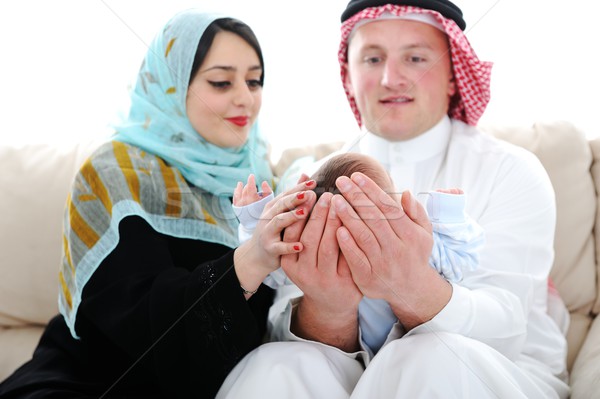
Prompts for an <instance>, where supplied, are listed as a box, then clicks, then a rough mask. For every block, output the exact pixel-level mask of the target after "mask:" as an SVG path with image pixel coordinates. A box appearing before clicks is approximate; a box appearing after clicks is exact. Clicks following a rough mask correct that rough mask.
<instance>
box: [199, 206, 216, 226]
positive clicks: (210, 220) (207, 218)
mask: <svg viewBox="0 0 600 399" xmlns="http://www.w3.org/2000/svg"><path fill="white" fill-rule="evenodd" d="M202 214H203V215H204V220H205V221H206V223H209V224H217V222H215V219H214V218H213V217H212V216H211V215H210V213H208V212H207V211H206V209H202Z"/></svg>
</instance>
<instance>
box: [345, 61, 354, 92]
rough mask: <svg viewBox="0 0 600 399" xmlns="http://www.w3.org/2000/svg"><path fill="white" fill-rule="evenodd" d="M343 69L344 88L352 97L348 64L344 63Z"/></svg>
mask: <svg viewBox="0 0 600 399" xmlns="http://www.w3.org/2000/svg"><path fill="white" fill-rule="evenodd" d="M344 70H345V71H346V73H345V74H344V89H346V92H347V93H348V94H350V95H351V96H352V97H354V90H353V88H352V80H351V79H350V73H349V71H348V64H346V65H344Z"/></svg>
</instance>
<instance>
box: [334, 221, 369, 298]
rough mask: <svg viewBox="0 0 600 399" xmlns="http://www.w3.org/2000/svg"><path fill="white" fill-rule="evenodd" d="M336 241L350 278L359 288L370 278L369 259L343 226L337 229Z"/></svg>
mask: <svg viewBox="0 0 600 399" xmlns="http://www.w3.org/2000/svg"><path fill="white" fill-rule="evenodd" d="M336 239H337V242H338V244H339V246H340V251H342V254H343V255H344V259H345V260H346V264H347V265H348V268H349V269H350V272H351V273H352V278H353V279H354V281H355V283H356V284H357V285H358V286H359V287H360V286H361V284H362V283H363V281H368V279H369V278H370V277H371V271H372V269H371V264H370V263H369V259H368V258H367V256H366V255H365V253H364V252H363V251H362V250H361V249H360V247H359V246H358V245H357V243H356V241H354V239H353V238H352V235H351V234H350V232H349V231H348V229H346V228H345V227H344V226H342V227H340V228H339V229H337V231H336Z"/></svg>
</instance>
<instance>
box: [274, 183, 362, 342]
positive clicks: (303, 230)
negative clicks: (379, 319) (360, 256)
mask: <svg viewBox="0 0 600 399" xmlns="http://www.w3.org/2000/svg"><path fill="white" fill-rule="evenodd" d="M331 198H332V194H331V193H324V194H323V195H322V196H321V198H320V199H319V201H318V202H317V204H316V205H315V206H314V207H313V210H312V213H311V217H310V219H309V220H308V221H306V220H299V221H298V222H297V223H295V224H293V225H291V226H290V227H288V228H287V229H286V231H285V236H284V241H296V240H300V241H301V242H302V243H303V244H304V249H303V251H302V252H300V253H296V254H290V255H284V256H282V258H281V266H282V268H283V270H284V271H285V272H286V274H287V276H288V278H290V279H291V280H292V281H293V282H294V283H295V284H296V285H297V286H298V287H299V288H300V289H301V290H302V291H303V293H304V296H303V297H302V298H301V299H300V303H299V304H298V307H297V308H296V312H295V314H294V315H293V319H292V331H293V332H294V333H295V334H296V335H299V336H301V337H303V338H306V339H311V340H315V341H319V342H323V343H326V344H329V345H333V346H335V347H337V348H340V349H342V350H345V351H354V350H356V349H357V348H358V319H357V317H358V303H359V302H360V300H361V299H362V293H361V292H360V291H359V289H358V287H357V286H356V284H354V281H353V280H352V275H351V273H350V269H349V268H348V264H347V263H346V262H345V260H344V259H343V257H342V256H340V248H339V246H338V244H337V240H336V238H335V234H336V231H337V229H338V228H339V227H340V226H341V221H340V219H339V218H338V217H337V216H336V215H335V212H334V210H333V208H331V207H330V201H331Z"/></svg>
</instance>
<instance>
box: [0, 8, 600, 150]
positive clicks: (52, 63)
mask: <svg viewBox="0 0 600 399" xmlns="http://www.w3.org/2000/svg"><path fill="white" fill-rule="evenodd" d="M346 3H347V0H318V1H316V0H304V1H302V2H285V1H279V2H275V1H272V0H254V1H251V0H220V1H217V0H212V1H210V0H195V1H191V0H170V1H168V2H167V1H155V0H104V1H101V0H54V1H45V0H29V1H26V0H8V1H2V2H0V38H1V39H0V40H1V42H0V43H1V47H0V51H1V53H2V56H1V62H0V93H1V94H0V95H1V97H0V99H1V101H2V104H1V109H2V111H1V113H0V115H1V116H0V121H1V126H2V132H1V133H0V140H1V141H2V143H6V142H10V143H16V144H20V143H26V142H38V141H50V140H52V141H59V142H62V143H69V142H72V141H76V140H81V139H89V138H93V137H101V136H105V135H107V134H108V132H109V130H108V129H107V128H106V125H107V124H108V123H109V122H111V121H114V120H115V118H116V117H117V116H118V115H119V113H123V112H124V111H125V108H126V105H127V89H128V85H130V84H131V83H132V82H133V79H134V78H135V75H136V72H137V69H138V66H139V64H140V62H141V59H142V57H143V55H144V53H145V49H146V47H147V43H149V42H150V40H151V39H152V37H153V35H154V33H155V32H156V31H157V30H158V29H159V28H160V27H161V26H162V24H163V23H164V22H165V21H166V20H167V19H168V18H169V17H170V16H171V15H172V14H173V13H174V12H176V11H178V10H180V9H183V8H188V7H210V8H211V9H221V10H224V11H230V12H233V13H234V14H235V15H236V16H238V17H240V18H242V19H243V20H245V21H246V22H248V23H249V24H250V25H251V26H252V27H253V29H254V30H255V32H256V33H257V35H258V37H259V40H260V41H261V44H262V46H263V51H264V55H265V62H266V82H265V89H264V97H263V102H264V106H263V111H262V114H261V125H262V127H263V130H264V131H265V133H266V134H267V135H268V137H269V139H270V140H271V142H272V144H273V150H274V152H273V157H274V158H277V157H278V156H279V154H280V152H281V150H282V149H283V148H285V147H288V146H296V145H303V144H307V143H314V142H319V141H327V140H343V139H344V138H346V137H348V136H349V135H351V134H352V132H354V131H355V129H356V125H355V122H354V119H353V116H352V115H351V113H350V110H349V107H348V105H347V103H346V100H345V96H344V94H343V90H342V87H341V82H340V78H339V70H338V64H337V46H338V38H339V16H340V14H341V11H342V10H343V9H344V7H345V5H346ZM456 3H457V4H458V5H459V6H460V7H461V8H462V9H463V12H464V14H465V18H466V20H467V24H468V26H467V36H468V37H469V40H470V41H471V43H472V44H473V46H474V47H475V48H476V50H477V52H478V54H479V56H480V58H482V59H486V60H490V61H494V63H495V66H494V73H493V78H492V101H491V103H490V105H489V107H488V110H487V111H486V113H485V115H484V116H483V118H482V121H481V122H482V123H485V124H531V123H534V122H535V121H537V120H555V119H566V120H570V121H572V122H573V123H575V124H576V125H577V126H579V127H580V128H582V129H583V130H584V131H585V132H586V134H588V135H589V136H590V137H595V136H597V135H600V129H599V128H597V127H596V125H592V118H593V116H594V113H595V112H596V109H597V108H598V106H599V105H600V101H599V100H598V99H597V93H598V92H600V78H599V76H598V73H597V71H598V70H600V61H598V56H597V52H598V44H597V39H598V38H599V34H598V28H597V23H596V22H595V15H594V12H592V11H593V10H589V9H586V8H584V7H589V4H591V3H592V2H591V1H589V0H570V1H569V2H568V3H565V2H558V1H557V0H462V1H461V0H456ZM275 5H278V6H275ZM274 15H277V17H274ZM592 18H594V21H593V20H592Z"/></svg>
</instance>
